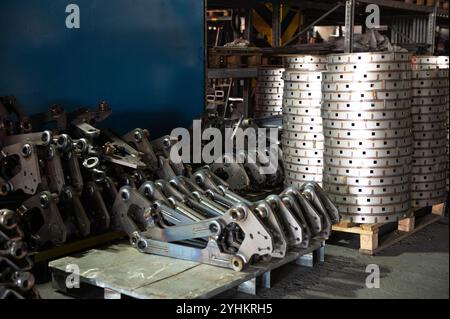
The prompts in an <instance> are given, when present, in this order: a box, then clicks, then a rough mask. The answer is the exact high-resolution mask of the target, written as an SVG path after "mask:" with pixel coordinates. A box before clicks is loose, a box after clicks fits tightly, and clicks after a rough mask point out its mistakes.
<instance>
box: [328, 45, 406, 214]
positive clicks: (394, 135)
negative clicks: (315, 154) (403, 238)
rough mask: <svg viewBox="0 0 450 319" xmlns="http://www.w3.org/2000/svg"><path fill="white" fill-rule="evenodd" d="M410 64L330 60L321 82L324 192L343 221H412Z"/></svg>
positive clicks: (375, 57)
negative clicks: (410, 215) (402, 219)
mask: <svg viewBox="0 0 450 319" xmlns="http://www.w3.org/2000/svg"><path fill="white" fill-rule="evenodd" d="M410 79H411V56H410V55H409V54H405V53H354V54H333V55H330V56H328V71H327V72H324V74H323V85H322V91H323V102H322V115H323V130H324V136H325V152H324V176H323V185H324V189H325V191H327V192H328V193H329V194H330V198H331V200H332V201H333V203H335V204H336V206H337V208H338V210H339V213H340V214H341V216H342V218H343V219H344V220H349V221H351V222H357V223H384V222H391V221H396V220H397V219H399V218H404V217H407V216H408V215H409V214H410V213H411V210H410V186H411V182H410V176H411V161H412V152H413V147H412V136H411V107H410V96H411V80H410Z"/></svg>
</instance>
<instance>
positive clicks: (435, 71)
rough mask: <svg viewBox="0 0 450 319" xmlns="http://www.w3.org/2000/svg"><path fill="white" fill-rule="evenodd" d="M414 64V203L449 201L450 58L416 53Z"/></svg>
mask: <svg viewBox="0 0 450 319" xmlns="http://www.w3.org/2000/svg"><path fill="white" fill-rule="evenodd" d="M445 63H446V64H447V69H446V68H445ZM412 65H413V71H412V78H413V81H412V97H411V98H412V99H411V102H412V104H411V106H412V109H411V111H412V122H413V137H414V148H413V161H412V186H411V204H412V207H414V208H420V207H424V206H430V205H434V204H438V203H441V202H443V201H445V199H446V187H447V190H448V116H449V114H448V112H449V110H448V94H449V86H448V76H449V70H448V57H436V56H415V57H413V59H412ZM445 135H447V143H442V142H443V141H445ZM444 182H446V183H444Z"/></svg>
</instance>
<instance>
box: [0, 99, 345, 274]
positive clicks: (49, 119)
mask: <svg viewBox="0 0 450 319" xmlns="http://www.w3.org/2000/svg"><path fill="white" fill-rule="evenodd" d="M0 109H1V110H2V123H3V124H4V125H3V127H2V130H0V132H1V134H2V149H1V151H2V153H1V154H2V159H1V160H2V162H1V168H2V170H1V174H0V176H1V178H2V180H1V185H0V189H1V190H2V194H1V196H2V206H4V207H5V208H6V207H7V208H10V209H11V210H14V211H15V215H16V216H17V217H18V218H19V221H20V224H21V225H23V229H24V233H25V239H26V240H27V242H29V243H30V244H31V246H32V247H33V248H34V249H40V248H42V247H46V246H47V245H59V244H61V243H64V242H65V241H66V240H69V239H70V238H79V237H85V236H88V235H89V234H91V233H93V232H97V231H105V230H107V229H110V228H114V229H117V230H122V231H124V232H126V233H127V234H128V235H129V237H130V239H131V243H132V245H133V246H135V247H136V248H137V249H138V250H139V251H141V252H147V253H153V254H159V255H165V256H170V257H176V258H181V259H188V260H193V261H198V262H203V263H207V264H211V265H217V266H223V267H229V268H232V269H235V270H241V269H242V268H243V267H244V266H245V265H246V264H248V263H250V262H253V261H255V260H258V259H260V258H263V259H266V258H268V257H279V258H282V257H283V256H284V255H285V254H286V252H287V250H288V249H294V250H295V249H298V248H302V247H307V246H308V245H309V242H310V241H311V240H313V239H318V240H324V239H326V238H327V237H328V236H329V235H330V232H331V225H332V224H333V223H336V222H338V220H339V216H338V213H337V210H336V208H335V207H334V206H333V204H332V203H331V201H330V200H329V199H328V197H327V195H326V194H325V193H324V191H323V190H322V189H321V188H320V187H319V186H318V185H317V184H315V183H313V182H312V183H305V184H304V185H302V187H298V188H293V187H292V188H287V189H285V190H284V191H283V192H282V193H281V194H280V195H270V196H268V197H266V198H264V199H262V200H260V201H256V202H251V201H249V200H247V199H245V198H242V197H240V196H239V195H237V194H236V193H234V192H232V191H231V190H230V189H229V185H228V184H227V183H226V182H225V181H223V180H221V179H220V178H219V177H218V176H217V175H215V174H214V173H213V172H212V171H211V169H210V168H209V167H201V168H199V169H197V170H196V171H194V172H192V170H191V169H190V167H189V166H188V165H184V164H183V163H182V162H178V161H172V160H171V156H170V154H171V153H173V152H171V150H172V147H174V144H176V141H177V140H176V139H174V138H171V137H170V136H163V137H161V138H158V139H156V140H153V141H151V140H150V136H149V132H148V131H147V130H145V129H139V128H138V129H135V130H133V131H131V132H129V133H128V134H125V135H124V136H118V135H117V134H115V133H113V132H112V131H111V130H108V129H103V128H99V127H98V126H97V124H98V123H99V122H100V121H101V120H103V119H104V118H106V117H107V116H108V115H109V114H110V112H111V111H110V109H109V107H108V106H107V104H106V103H102V104H101V105H100V107H99V108H98V109H95V110H91V109H81V110H76V111H74V112H64V111H63V110H62V109H61V108H60V107H57V106H54V107H52V108H51V109H50V111H49V112H45V113H41V114H37V115H34V116H31V117H27V116H25V115H23V114H22V112H20V108H19V107H17V103H15V101H14V99H13V98H4V99H2V105H1V106H0ZM12 114H14V118H17V119H18V120H17V121H14V120H13V119H12V118H13V117H12V116H11V115H12ZM49 123H56V129H54V130H52V131H48V130H44V131H43V130H42V129H43V127H46V126H47V125H48V124H49ZM175 153H176V152H175Z"/></svg>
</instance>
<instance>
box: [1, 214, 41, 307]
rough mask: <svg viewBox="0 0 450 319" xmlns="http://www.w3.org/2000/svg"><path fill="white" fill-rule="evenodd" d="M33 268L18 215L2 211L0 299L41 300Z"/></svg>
mask: <svg viewBox="0 0 450 319" xmlns="http://www.w3.org/2000/svg"><path fill="white" fill-rule="evenodd" d="M32 266H33V263H32V260H31V258H30V256H29V251H28V247H27V245H26V244H25V242H24V233H23V231H22V229H21V228H20V227H19V225H18V219H17V215H16V213H15V212H13V211H11V210H8V209H0V299H16V298H17V299H24V298H39V294H38V293H37V290H36V289H35V287H34V283H35V280H34V276H33V275H32V274H31V273H30V272H29V271H30V270H31V268H32Z"/></svg>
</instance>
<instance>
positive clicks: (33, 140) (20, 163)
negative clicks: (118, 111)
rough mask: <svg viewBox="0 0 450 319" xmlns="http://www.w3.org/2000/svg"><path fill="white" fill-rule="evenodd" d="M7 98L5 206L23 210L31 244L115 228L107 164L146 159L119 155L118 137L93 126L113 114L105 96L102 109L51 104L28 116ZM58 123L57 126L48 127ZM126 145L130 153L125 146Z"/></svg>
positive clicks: (0, 187) (0, 179) (0, 175)
mask: <svg viewBox="0 0 450 319" xmlns="http://www.w3.org/2000/svg"><path fill="white" fill-rule="evenodd" d="M0 102H1V104H0V109H1V111H0V113H1V119H0V120H1V123H2V124H3V126H2V129H1V130H0V131H1V132H0V134H1V135H2V138H1V141H0V143H1V144H0V146H1V159H0V200H1V206H2V207H1V208H8V209H11V210H13V211H15V212H16V213H17V214H18V215H19V222H20V224H21V226H22V229H23V231H24V235H25V241H26V242H27V244H28V245H29V247H30V249H32V250H42V249H45V248H48V247H52V246H55V245H60V244H63V243H65V242H66V241H68V240H70V239H74V238H82V237H86V236H88V235H90V234H93V233H98V232H104V231H106V230H109V229H110V216H109V214H108V210H107V204H106V203H105V200H104V199H103V197H102V196H101V191H102V190H101V188H102V187H103V186H104V185H102V184H101V183H102V182H104V181H106V180H107V176H106V172H105V171H104V170H103V168H102V165H104V164H105V163H106V162H111V163H114V162H120V161H122V163H125V164H126V165H130V166H135V167H137V166H139V165H141V166H144V165H145V164H144V163H141V162H140V161H138V160H137V159H136V158H135V157H134V156H131V155H123V156H115V155H114V154H113V152H115V150H116V148H118V147H119V145H117V144H116V143H115V141H116V138H115V137H114V136H113V135H112V133H110V132H108V131H101V130H99V129H97V128H95V127H94V125H95V123H96V122H98V121H101V120H102V119H104V118H106V117H107V116H108V115H109V114H110V110H109V108H108V107H107V105H106V103H102V104H101V105H100V107H99V109H97V110H88V109H80V110H77V111H74V112H70V113H67V112H64V111H63V110H62V108H60V107H58V106H52V107H51V109H50V110H49V111H48V112H44V113H39V114H35V115H33V116H29V117H28V116H26V115H25V114H24V113H23V112H22V111H21V109H20V107H19V106H18V104H17V102H16V100H15V99H14V98H13V97H5V98H2V99H1V100H0ZM51 125H53V126H54V127H55V128H54V130H52V131H50V130H46V129H45V128H47V127H48V126H51ZM69 133H70V135H69ZM96 138H99V139H103V140H104V142H103V143H102V144H101V146H97V145H94V144H92V141H93V139H96ZM123 144H125V143H123ZM125 145H126V144H125ZM133 152H135V153H136V151H134V150H133ZM121 153H123V154H126V149H125V146H124V149H123V151H122V152H121ZM102 161H103V162H102Z"/></svg>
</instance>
